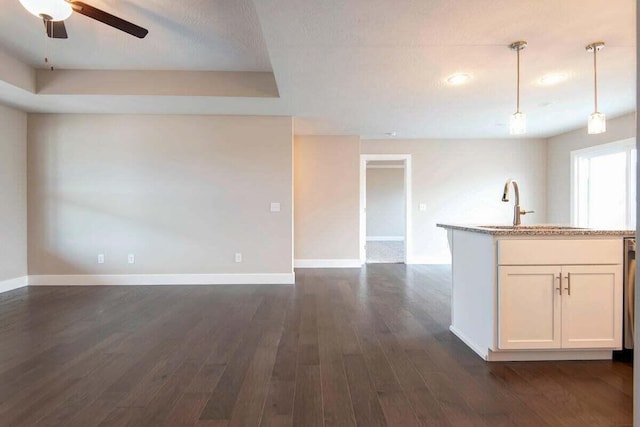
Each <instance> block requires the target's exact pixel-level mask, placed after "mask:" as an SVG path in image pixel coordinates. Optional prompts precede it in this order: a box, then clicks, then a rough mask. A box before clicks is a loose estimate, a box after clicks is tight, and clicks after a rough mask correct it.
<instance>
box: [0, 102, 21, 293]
mask: <svg viewBox="0 0 640 427" xmlns="http://www.w3.org/2000/svg"><path fill="white" fill-rule="evenodd" d="M26 275H27V115H26V114H25V113H23V112H21V111H17V110H14V109H12V108H9V107H5V106H2V105H0V289H4V288H3V286H2V282H3V281H6V280H8V279H15V278H18V277H24V276H26Z"/></svg>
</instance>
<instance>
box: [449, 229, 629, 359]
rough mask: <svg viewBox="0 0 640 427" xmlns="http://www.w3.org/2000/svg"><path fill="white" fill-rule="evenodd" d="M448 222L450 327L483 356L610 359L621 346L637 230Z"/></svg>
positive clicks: (484, 357) (485, 357)
mask: <svg viewBox="0 0 640 427" xmlns="http://www.w3.org/2000/svg"><path fill="white" fill-rule="evenodd" d="M442 226H443V227H444V228H447V229H448V230H447V231H448V238H449V245H450V248H451V258H452V263H451V276H452V287H451V326H450V330H451V332H453V333H454V334H455V335H456V336H457V337H458V338H460V340H462V341H463V342H464V343H465V344H467V345H468V346H469V347H470V348H471V349H472V350H473V351H475V352H476V353H477V354H478V355H480V357H482V358H483V359H485V360H488V361H516V360H521V361H524V360H595V359H611V357H612V353H613V350H616V349H620V348H621V346H622V289H623V287H622V263H623V238H624V237H625V236H626V235H633V233H634V232H633V231H607V232H604V231H595V230H560V231H558V230H555V231H554V228H553V227H550V228H549V229H548V230H547V231H544V229H543V228H541V229H540V230H535V228H532V229H527V228H526V227H522V228H515V229H513V230H508V231H504V230H506V229H505V228H499V227H495V228H494V229H492V230H491V229H489V228H487V227H484V228H483V227H468V226H455V225H442Z"/></svg>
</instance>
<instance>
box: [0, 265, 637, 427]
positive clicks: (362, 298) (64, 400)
mask: <svg viewBox="0 0 640 427" xmlns="http://www.w3.org/2000/svg"><path fill="white" fill-rule="evenodd" d="M297 279H298V280H297V281H298V283H297V285H296V286H286V285H282V286H273V285H262V286H237V285H236V286H211V287H204V286H203V287H198V286H188V287H184V286H183V287H66V288H53V287H52V288H44V287H43V288H25V289H20V290H16V291H13V292H9V293H5V294H0V319H1V322H0V424H1V425H3V426H27V425H43V426H82V427H86V426H93V425H101V426H102V425H104V426H107V425H116V426H121V425H132V426H146V425H148V426H161V425H171V426H181V425H189V426H191V425H198V426H227V425H229V426H236V425H243V426H259V425H263V426H291V425H294V426H322V425H325V426H330V425H331V426H333V425H340V426H350V425H359V426H366V427H369V426H379V425H380V426H381V425H389V426H414V425H424V426H435V425H447V426H467V425H484V426H499V425H515V426H536V427H539V426H545V425H549V426H600V425H602V426H605V425H631V424H632V368H631V364H629V363H622V362H610V361H597V362H536V363H528V362H526V363H523V362H520V363H491V364H489V363H486V362H484V361H482V360H481V359H480V358H478V357H477V356H476V355H475V354H474V353H472V352H471V351H470V350H469V349H468V348H467V347H466V346H465V345H464V344H462V343H461V342H460V341H459V340H458V339H457V338H455V337H454V336H453V335H452V334H451V333H450V332H449V331H448V325H449V279H450V276H449V271H448V269H446V268H444V267H426V266H409V267H407V266H404V265H397V264H396V265H369V266H368V267H367V268H366V269H363V270H362V271H359V270H298V271H297Z"/></svg>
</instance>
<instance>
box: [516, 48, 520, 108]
mask: <svg viewBox="0 0 640 427" xmlns="http://www.w3.org/2000/svg"><path fill="white" fill-rule="evenodd" d="M516 54H517V57H518V83H517V85H516V88H517V89H516V90H517V94H516V112H517V113H519V112H520V48H517V49H516Z"/></svg>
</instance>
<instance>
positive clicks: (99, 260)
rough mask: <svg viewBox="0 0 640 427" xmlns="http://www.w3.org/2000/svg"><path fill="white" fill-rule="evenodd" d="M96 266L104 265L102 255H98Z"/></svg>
mask: <svg viewBox="0 0 640 427" xmlns="http://www.w3.org/2000/svg"><path fill="white" fill-rule="evenodd" d="M98 264H104V254H98Z"/></svg>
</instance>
